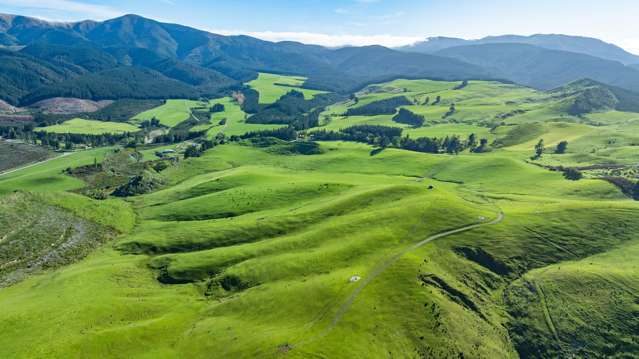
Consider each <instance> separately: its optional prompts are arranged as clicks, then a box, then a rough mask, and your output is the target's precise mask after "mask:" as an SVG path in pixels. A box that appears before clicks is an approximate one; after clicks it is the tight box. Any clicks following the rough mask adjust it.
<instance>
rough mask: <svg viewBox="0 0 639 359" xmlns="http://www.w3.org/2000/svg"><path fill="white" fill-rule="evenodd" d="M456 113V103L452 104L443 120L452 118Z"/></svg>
mask: <svg viewBox="0 0 639 359" xmlns="http://www.w3.org/2000/svg"><path fill="white" fill-rule="evenodd" d="M455 112H457V108H456V107H455V104H454V103H451V104H450V107H449V108H448V112H446V113H445V114H444V117H442V118H448V117H450V116H452V115H454V114H455Z"/></svg>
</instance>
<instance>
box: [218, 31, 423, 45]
mask: <svg viewBox="0 0 639 359" xmlns="http://www.w3.org/2000/svg"><path fill="white" fill-rule="evenodd" d="M209 31H211V32H213V33H216V34H220V35H248V36H252V37H256V38H258V39H262V40H267V41H275V42H277V41H297V42H301V43H304V44H314V45H322V46H328V47H341V46H368V45H382V46H387V47H397V46H403V45H410V44H414V43H415V42H418V41H421V40H423V38H422V37H417V36H395V35H384V34H381V35H350V34H343V35H330V34H320V33H313V32H275V31H257V32H256V31H233V30H209Z"/></svg>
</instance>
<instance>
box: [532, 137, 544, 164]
mask: <svg viewBox="0 0 639 359" xmlns="http://www.w3.org/2000/svg"><path fill="white" fill-rule="evenodd" d="M543 154H544V139H543V138H542V139H541V140H539V142H537V144H536V145H535V156H534V157H533V159H534V160H536V159H538V158H541V156H542V155H543Z"/></svg>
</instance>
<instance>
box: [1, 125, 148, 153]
mask: <svg viewBox="0 0 639 359" xmlns="http://www.w3.org/2000/svg"><path fill="white" fill-rule="evenodd" d="M0 137H3V138H8V139H19V140H22V141H25V142H27V143H33V144H40V145H42V146H44V147H49V148H53V149H67V150H71V149H73V148H74V147H75V145H80V144H83V145H88V146H91V147H100V146H112V145H115V144H128V143H143V142H144V136H143V135H142V134H140V133H134V134H132V133H123V134H110V133H105V134H101V135H87V134H76V133H51V132H34V131H33V127H31V126H25V127H0Z"/></svg>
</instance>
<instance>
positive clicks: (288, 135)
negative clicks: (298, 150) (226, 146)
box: [231, 126, 298, 141]
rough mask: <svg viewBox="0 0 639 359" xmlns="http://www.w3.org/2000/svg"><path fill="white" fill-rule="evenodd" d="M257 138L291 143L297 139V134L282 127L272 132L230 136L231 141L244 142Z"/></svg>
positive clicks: (252, 132) (291, 129)
mask: <svg viewBox="0 0 639 359" xmlns="http://www.w3.org/2000/svg"><path fill="white" fill-rule="evenodd" d="M257 137H273V138H277V139H280V140H283V141H293V140H296V139H297V138H298V133H297V131H296V130H295V129H294V128H293V127H290V126H289V127H282V128H276V129H273V130H264V131H251V132H247V133H245V134H243V135H241V136H231V141H238V140H246V139H250V138H257Z"/></svg>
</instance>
